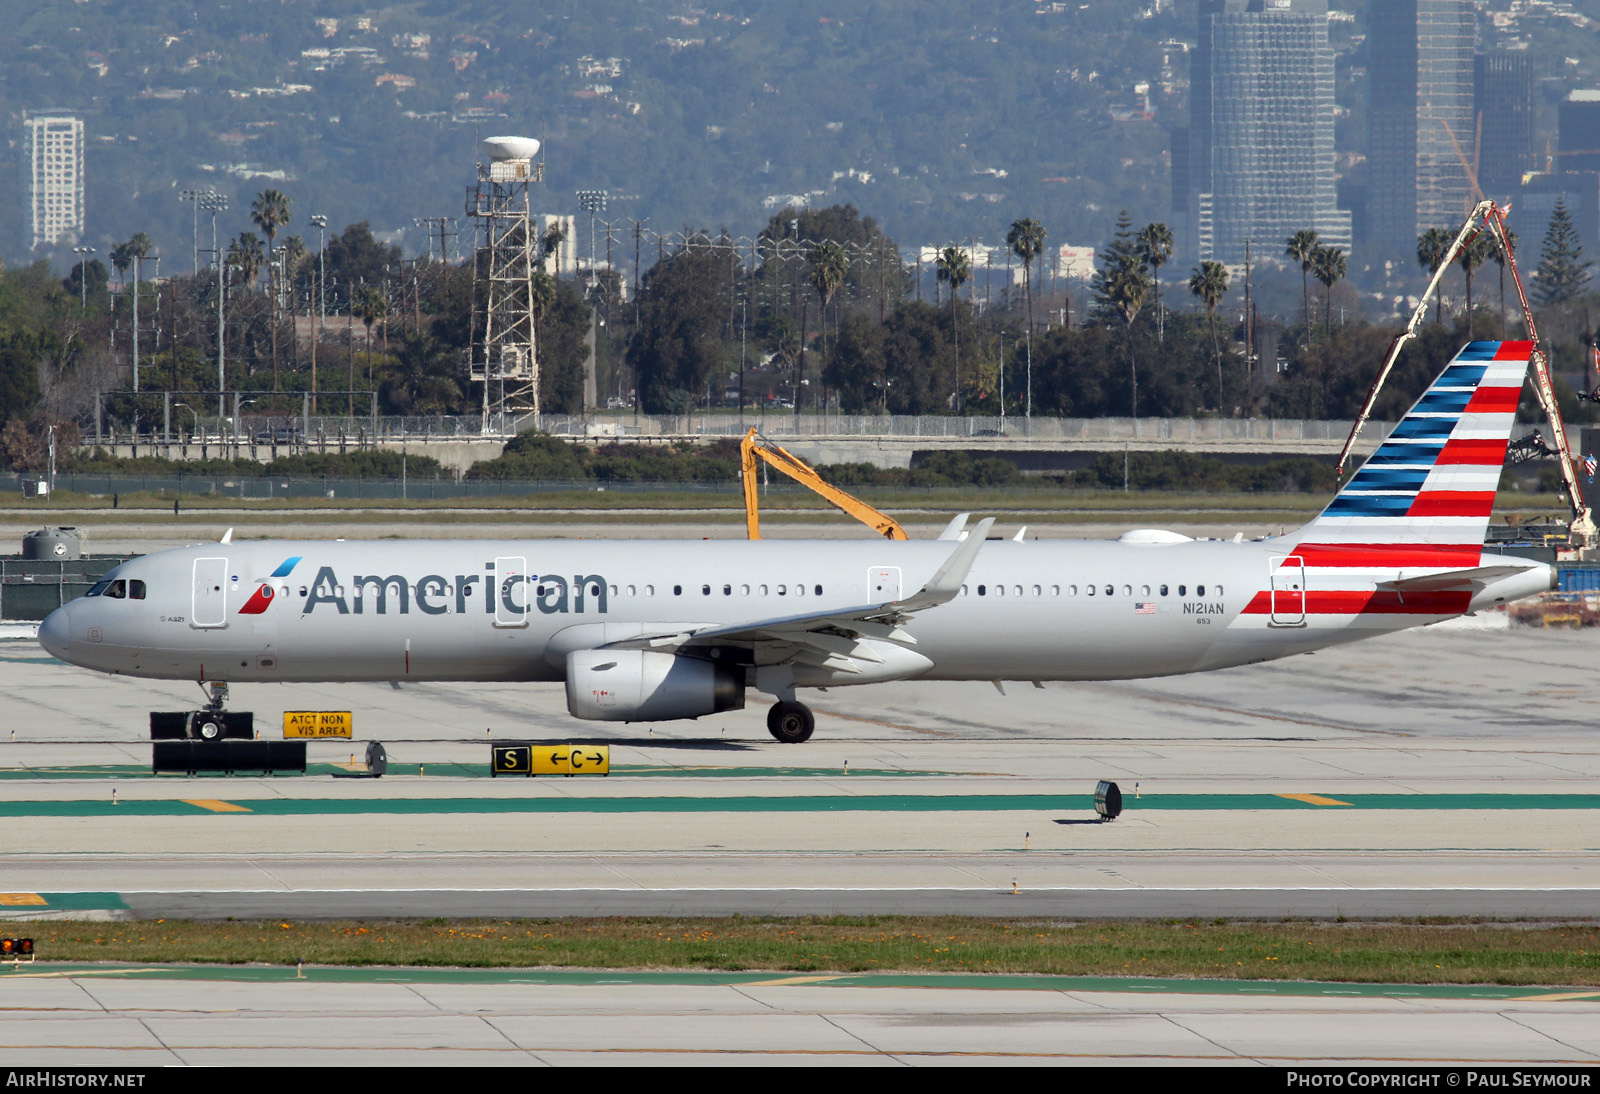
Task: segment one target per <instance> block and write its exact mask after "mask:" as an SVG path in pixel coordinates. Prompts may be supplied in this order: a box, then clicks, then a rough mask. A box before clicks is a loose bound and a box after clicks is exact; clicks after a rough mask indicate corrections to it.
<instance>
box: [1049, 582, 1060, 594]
mask: <svg viewBox="0 0 1600 1094" xmlns="http://www.w3.org/2000/svg"><path fill="white" fill-rule="evenodd" d="M1050 595H1051V596H1060V595H1061V586H1060V585H1052V586H1050Z"/></svg>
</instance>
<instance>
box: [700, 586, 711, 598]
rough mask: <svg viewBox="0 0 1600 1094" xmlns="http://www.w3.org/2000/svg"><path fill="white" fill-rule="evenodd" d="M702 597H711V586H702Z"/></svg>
mask: <svg viewBox="0 0 1600 1094" xmlns="http://www.w3.org/2000/svg"><path fill="white" fill-rule="evenodd" d="M700 595H701V596H710V595H711V586H710V585H702V586H700Z"/></svg>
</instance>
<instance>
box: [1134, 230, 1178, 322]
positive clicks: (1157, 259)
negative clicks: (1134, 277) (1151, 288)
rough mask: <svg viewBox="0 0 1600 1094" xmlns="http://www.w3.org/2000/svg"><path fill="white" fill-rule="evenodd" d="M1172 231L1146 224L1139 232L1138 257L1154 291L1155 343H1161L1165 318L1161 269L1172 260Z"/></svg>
mask: <svg viewBox="0 0 1600 1094" xmlns="http://www.w3.org/2000/svg"><path fill="white" fill-rule="evenodd" d="M1172 242H1173V241H1172V229H1171V228H1168V227H1167V226H1166V225H1165V224H1161V223H1159V222H1157V223H1155V224H1146V225H1145V226H1144V227H1143V228H1142V229H1140V231H1139V256H1140V257H1141V258H1143V259H1144V264H1145V265H1146V266H1148V267H1150V280H1151V281H1152V282H1154V284H1155V289H1156V341H1157V342H1160V341H1163V336H1162V328H1163V326H1164V320H1165V316H1164V315H1163V314H1162V311H1161V267H1162V266H1165V265H1166V264H1167V262H1168V261H1169V260H1170V259H1171V258H1172Z"/></svg>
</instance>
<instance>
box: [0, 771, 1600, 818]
mask: <svg viewBox="0 0 1600 1094" xmlns="http://www.w3.org/2000/svg"><path fill="white" fill-rule="evenodd" d="M535 785H537V783H535ZM561 785H562V787H563V788H564V789H565V788H571V787H574V786H575V785H577V783H576V781H565V780H564V781H563V782H562V784H561ZM231 800H232V801H233V802H234V803H235V804H238V805H240V806H243V807H244V809H245V810H247V811H246V812H239V813H226V814H218V813H216V812H215V811H214V810H211V809H207V808H204V807H201V806H198V805H194V804H192V803H190V802H187V801H182V800H177V799H170V798H160V799H154V800H149V799H137V798H126V797H124V798H122V799H120V800H119V801H118V802H117V803H116V804H113V803H112V802H111V801H110V799H105V800H96V801H9V802H0V817H113V816H135V817H172V816H201V815H203V816H219V815H220V816H252V815H254V816H278V817H287V816H324V815H330V814H338V815H351V814H396V815H416V814H430V815H431V814H441V813H933V812H1003V811H1018V812H1052V813H1063V812H1072V813H1085V814H1092V813H1093V812H1094V800H1093V798H1092V797H1090V796H1088V795H1052V794H862V795H854V796H852V795H844V794H838V795H821V794H795V795H784V796H776V797H754V796H740V795H729V796H728V797H688V796H685V797H667V796H661V797H614V798H612V797H592V798H578V797H535V798H455V797H451V798H443V797H441V798H371V799H324V798H260V799H252V798H236V799H231ZM1340 800H1341V801H1346V802H1349V803H1350V804H1349V805H1348V806H1320V805H1308V804H1306V803H1305V802H1301V801H1295V800H1292V799H1288V798H1282V797H1279V796H1277V795H1275V794H1174V795H1171V796H1170V797H1159V798H1157V797H1152V798H1144V799H1141V800H1139V801H1137V802H1135V803H1132V804H1131V805H1130V806H1129V807H1128V808H1127V809H1125V811H1124V815H1132V814H1135V813H1137V812H1139V811H1140V810H1142V809H1150V810H1197V809H1211V810H1217V809H1232V810H1257V809H1313V810H1323V811H1325V812H1338V811H1343V810H1347V809H1351V808H1354V809H1367V810H1373V809H1413V810H1414V809H1459V810H1466V809H1471V810H1480V811H1481V810H1492V809H1519V810H1526V809H1540V810H1551V809H1600V794H1366V795H1345V796H1344V797H1342V798H1341V799H1340Z"/></svg>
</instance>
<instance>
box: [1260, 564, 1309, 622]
mask: <svg viewBox="0 0 1600 1094" xmlns="http://www.w3.org/2000/svg"><path fill="white" fill-rule="evenodd" d="M1268 565H1269V566H1271V567H1272V614H1271V616H1270V617H1269V619H1270V621H1271V625H1272V626H1274V627H1303V626H1305V625H1306V564H1305V560H1304V559H1302V558H1301V557H1300V556H1299V555H1288V556H1286V557H1284V556H1280V557H1278V558H1274V559H1273V560H1272V561H1271V562H1269V563H1268Z"/></svg>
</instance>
